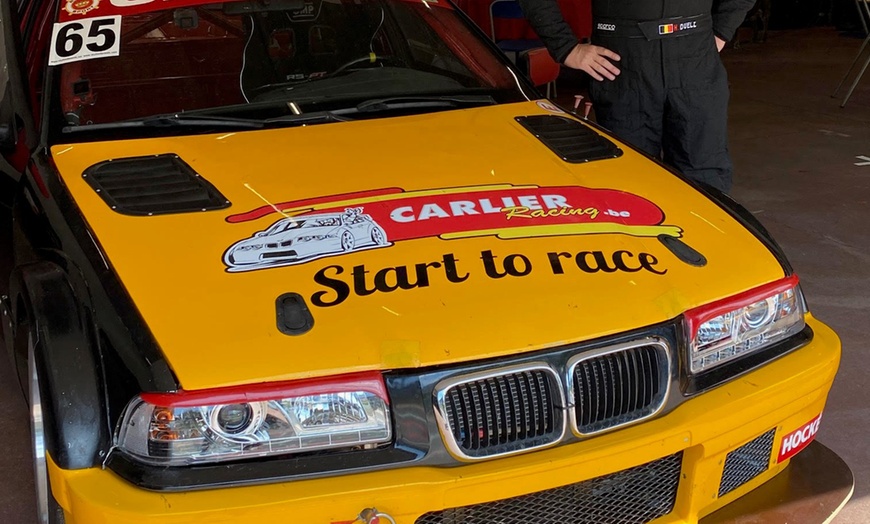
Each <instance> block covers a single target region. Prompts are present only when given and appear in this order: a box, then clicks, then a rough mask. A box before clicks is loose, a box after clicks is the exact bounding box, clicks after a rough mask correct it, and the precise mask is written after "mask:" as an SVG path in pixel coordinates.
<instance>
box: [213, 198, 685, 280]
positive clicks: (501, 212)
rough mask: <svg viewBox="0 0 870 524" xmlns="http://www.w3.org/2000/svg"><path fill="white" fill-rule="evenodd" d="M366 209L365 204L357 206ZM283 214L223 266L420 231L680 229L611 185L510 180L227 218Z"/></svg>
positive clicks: (255, 264)
mask: <svg viewBox="0 0 870 524" xmlns="http://www.w3.org/2000/svg"><path fill="white" fill-rule="evenodd" d="M364 211H365V212H364ZM274 214H280V215H281V217H282V218H279V219H278V221H276V222H274V223H273V224H272V225H271V226H270V227H268V228H267V229H265V230H263V231H259V232H257V233H255V234H254V235H253V236H251V237H250V238H246V239H244V240H241V241H239V242H236V243H235V244H234V245H233V246H231V247H230V248H229V249H228V250H227V251H226V252H225V254H224V263H225V264H226V266H227V268H228V271H246V270H251V269H261V268H266V267H274V266H282V265H291V264H300V263H304V262H308V261H311V260H315V259H318V258H322V257H325V256H333V255H340V254H345V253H350V252H353V251H359V250H362V249H372V248H379V247H386V246H388V245H391V244H390V243H388V241H387V239H388V238H389V240H390V242H399V241H404V240H411V239H416V238H425V237H439V238H441V239H442V240H453V239H459V238H471V237H482V236H494V237H497V238H500V239H504V240H507V239H514V238H530V237H542V236H571V235H588V234H596V233H605V234H606V233H610V234H625V235H631V236H642V237H662V236H664V237H672V238H679V237H680V236H682V229H681V228H679V227H677V226H673V225H666V224H664V218H665V215H664V212H663V211H662V210H661V208H659V207H658V206H657V205H655V204H653V203H652V202H650V201H649V200H646V199H645V198H642V197H640V196H637V195H634V194H631V193H627V192H624V191H617V190H614V189H592V188H586V187H579V186H557V187H540V186H531V185H530V186H514V185H509V184H500V185H489V186H470V187H457V188H444V189H428V190H417V191H404V190H402V189H398V188H384V189H375V190H370V191H364V192H359V193H349V194H344V195H332V196H329V197H321V198H314V199H306V200H296V201H290V202H283V203H280V204H275V205H274V206H272V205H269V206H263V207H260V208H257V209H253V210H251V211H248V212H245V213H239V214H235V215H230V216H229V217H227V219H226V220H227V222H229V223H231V224H241V223H247V222H251V221H255V220H260V219H262V218H265V217H268V216H271V215H274Z"/></svg>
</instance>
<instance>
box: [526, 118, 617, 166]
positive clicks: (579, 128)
mask: <svg viewBox="0 0 870 524" xmlns="http://www.w3.org/2000/svg"><path fill="white" fill-rule="evenodd" d="M516 120H517V122H519V123H520V125H521V126H523V127H525V128H526V129H528V130H529V132H531V133H532V134H533V135H535V138H537V139H538V140H540V141H541V142H543V143H544V145H545V146H547V147H549V148H550V149H551V150H552V151H553V152H554V153H556V154H557V155H559V157H560V158H561V159H562V160H564V161H565V162H570V163H572V164H582V163H583V162H591V161H593V160H603V159H605V158H616V157H618V156H622V150H621V149H619V148H618V147H616V144H614V143H613V142H611V141H610V140H608V139H606V138H604V137H603V136H601V135H599V134H598V133H596V132H595V131H593V130H592V129H591V128H589V127H587V126H585V125H583V124H581V123H580V122H578V121H577V120H573V119H571V118H567V117H564V116H550V115H534V116H518V117H517V118H516Z"/></svg>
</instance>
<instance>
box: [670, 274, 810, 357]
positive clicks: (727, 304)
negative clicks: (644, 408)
mask: <svg viewBox="0 0 870 524" xmlns="http://www.w3.org/2000/svg"><path fill="white" fill-rule="evenodd" d="M805 314H806V307H805V305H804V300H803V296H802V295H801V292H800V287H799V286H798V278H797V276H796V275H794V276H791V277H788V278H785V279H783V280H780V281H777V282H773V283H771V284H768V285H765V286H762V287H759V288H757V289H753V290H750V291H747V292H745V293H741V294H740V295H737V296H734V297H731V298H727V299H725V300H721V301H719V302H716V303H713V304H709V305H706V306H702V307H699V308H697V309H693V310H691V311H688V312H687V313H686V315H685V318H686V323H687V332H688V333H689V336H690V337H691V343H690V345H689V361H690V366H689V367H690V370H691V372H692V373H700V372H703V371H707V370H708V369H710V368H712V367H715V366H717V365H719V364H723V363H725V362H728V361H730V360H734V359H736V358H740V357H742V356H745V355H747V354H749V353H753V352H755V351H758V350H760V349H763V348H766V347H768V346H770V345H772V344H774V343H776V342H779V341H780V340H783V339H786V338H788V337H790V336H792V335H794V334H795V333H798V332H799V331H801V330H802V329H803V328H804V315H805Z"/></svg>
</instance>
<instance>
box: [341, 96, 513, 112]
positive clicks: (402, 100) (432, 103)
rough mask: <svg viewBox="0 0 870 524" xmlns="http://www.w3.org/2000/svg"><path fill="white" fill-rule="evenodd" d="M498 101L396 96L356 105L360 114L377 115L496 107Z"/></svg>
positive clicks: (473, 98) (481, 98) (490, 99)
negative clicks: (414, 110)
mask: <svg viewBox="0 0 870 524" xmlns="http://www.w3.org/2000/svg"><path fill="white" fill-rule="evenodd" d="M495 104H496V101H495V99H493V98H492V97H491V96H489V95H436V96H426V95H417V96H413V95H411V96H394V97H389V98H373V99H371V100H366V101H365V102H360V103H359V104H357V105H356V108H355V109H356V111H354V112H359V113H376V112H379V111H393V110H399V109H427V108H438V107H462V106H468V107H477V106H489V105H495Z"/></svg>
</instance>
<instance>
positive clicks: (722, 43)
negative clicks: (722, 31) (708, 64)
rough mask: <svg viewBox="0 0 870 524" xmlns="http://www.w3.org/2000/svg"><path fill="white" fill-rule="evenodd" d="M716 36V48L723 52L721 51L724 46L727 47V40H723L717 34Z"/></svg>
mask: <svg viewBox="0 0 870 524" xmlns="http://www.w3.org/2000/svg"><path fill="white" fill-rule="evenodd" d="M714 38H716V50H717V51H719V52H720V53H721V52H722V48H723V47H725V40H722V39H721V38H719V37H718V36H716V37H714Z"/></svg>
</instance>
